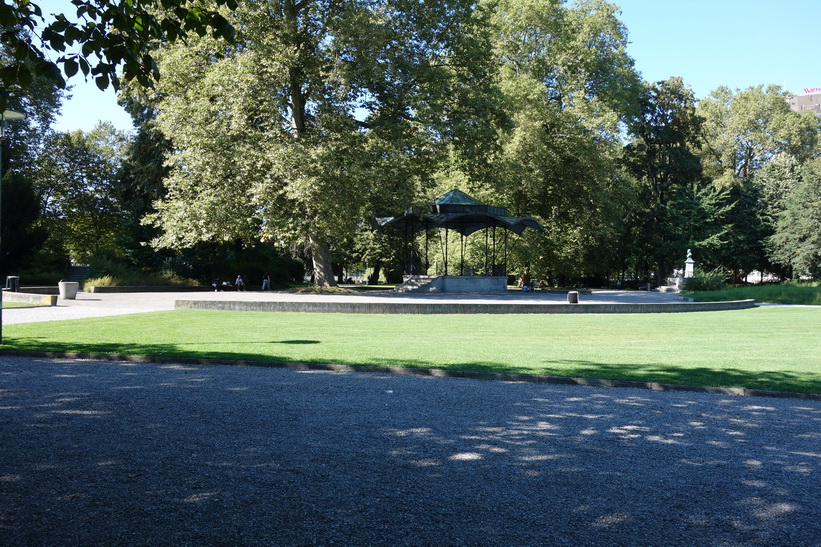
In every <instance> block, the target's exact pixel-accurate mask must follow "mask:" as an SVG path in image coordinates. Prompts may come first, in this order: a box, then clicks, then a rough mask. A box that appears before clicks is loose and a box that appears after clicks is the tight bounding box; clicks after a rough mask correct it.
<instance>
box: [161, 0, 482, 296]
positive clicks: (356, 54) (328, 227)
mask: <svg viewBox="0 0 821 547" xmlns="http://www.w3.org/2000/svg"><path fill="white" fill-rule="evenodd" d="M483 17H484V15H483V12H482V10H477V9H476V6H475V5H474V3H473V2H472V1H470V0H452V1H446V2H438V3H436V4H435V5H424V6H423V5H422V4H419V3H408V2H403V1H392V0H381V1H377V2H373V1H368V2H366V1H351V2H345V3H338V2H330V1H325V0H321V1H320V0H314V1H308V0H303V1H300V2H295V1H293V0H268V1H265V2H256V3H247V4H243V5H241V6H240V7H238V8H237V9H236V10H235V11H234V12H232V13H231V14H230V21H231V23H232V24H233V26H234V27H235V28H236V29H238V32H237V35H236V42H235V45H233V46H230V45H227V44H226V43H224V42H220V41H218V40H215V39H213V38H211V37H208V36H205V37H202V38H198V39H190V40H189V41H188V43H187V44H175V45H174V46H169V47H166V48H164V49H162V51H161V53H159V54H158V55H159V58H160V62H159V66H160V70H161V71H162V73H163V75H164V78H163V80H162V81H161V82H160V83H159V84H158V86H157V94H156V100H157V103H156V105H157V109H158V112H159V115H158V117H157V126H158V127H159V128H160V130H161V131H162V132H163V133H164V135H165V136H166V137H168V138H169V139H170V140H171V142H172V143H173V147H174V151H173V153H172V154H171V155H170V156H169V160H170V161H171V163H172V171H171V173H170V176H169V178H168V180H167V188H168V194H167V196H166V197H165V198H164V199H163V200H161V201H159V202H158V203H157V213H156V214H154V215H152V216H151V217H149V221H150V222H152V223H154V224H156V225H157V226H159V227H161V228H162V230H163V233H162V235H160V236H159V237H158V238H156V239H155V241H154V243H155V244H156V245H157V246H160V247H186V246H191V245H194V244H196V243H197V242H199V241H213V240H235V239H244V240H247V241H251V240H254V239H257V238H260V239H263V240H272V241H275V242H278V243H279V244H281V245H283V246H284V245H287V244H290V243H293V242H299V243H301V244H302V245H304V246H305V247H306V248H307V249H308V250H309V251H310V254H311V259H312V262H313V273H314V279H315V282H316V283H317V284H320V285H325V284H334V283H335V281H334V276H333V273H332V270H331V262H332V260H331V253H330V250H331V245H332V244H333V242H334V240H335V238H337V237H340V238H348V237H350V235H352V234H353V233H354V231H355V229H356V226H357V225H358V224H359V223H360V222H362V221H364V220H365V218H363V216H364V215H363V204H368V203H369V201H371V200H377V201H379V200H381V201H383V202H386V201H390V199H389V197H388V195H389V194H400V195H403V196H406V201H405V203H408V202H409V201H410V200H411V199H412V197H413V194H414V191H415V189H416V187H417V186H418V184H420V183H421V181H422V180H423V179H424V177H425V172H426V171H429V170H430V167H429V166H431V165H435V163H436V157H437V154H441V153H442V151H443V150H444V148H445V144H446V143H447V138H448V137H449V136H451V135H454V134H456V133H457V132H458V131H459V130H461V128H463V127H466V126H467V125H468V122H469V121H470V120H464V119H463V118H462V117H461V116H459V115H457V113H458V111H459V107H460V105H462V104H465V103H466V102H470V101H469V99H470V96H471V94H474V93H476V92H477V89H481V88H482V87H483V85H484V84H483V83H482V77H483V75H484V72H483V71H485V70H486V69H487V65H485V64H482V63H480V62H478V61H477V59H481V58H482V52H481V48H482V46H483V40H482V34H483V31H482V20H483ZM472 80H473V81H475V82H476V85H470V84H471V81H472ZM411 166H413V167H414V168H415V169H416V173H415V174H412V170H411Z"/></svg>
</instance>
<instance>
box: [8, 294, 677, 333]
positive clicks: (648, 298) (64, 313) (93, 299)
mask: <svg viewBox="0 0 821 547" xmlns="http://www.w3.org/2000/svg"><path fill="white" fill-rule="evenodd" d="M678 297H679V295H678V294H676V293H654V292H641V291H594V292H593V294H591V295H581V300H582V301H583V302H599V303H623V304H638V303H664V302H678V301H679V299H678ZM175 300H240V301H263V302H264V301H283V302H298V301H302V302H348V301H356V302H386V301H388V302H414V301H425V302H441V303H459V302H462V303H464V302H471V303H494V302H505V303H522V304H528V303H544V302H557V303H558V302H566V301H567V298H566V296H565V295H563V294H554V293H548V292H542V291H537V292H531V293H521V292H513V291H512V292H509V293H508V294H504V295H482V294H439V295H414V294H397V293H393V292H389V291H386V292H368V293H361V294H338V295H334V294H302V293H280V292H273V293H272V292H265V293H261V292H252V291H243V292H178V293H175V292H168V293H165V292H162V293H160V292H153V293H86V292H80V293H78V294H77V299H76V300H62V299H60V300H58V301H57V304H58V305H57V306H52V307H38V308H4V309H3V324H8V325H13V324H16V323H33V322H38V321H57V320H62V319H83V318H86V317H102V316H108V315H123V314H130V313H141V312H150V311H164V310H173V309H174V301H175Z"/></svg>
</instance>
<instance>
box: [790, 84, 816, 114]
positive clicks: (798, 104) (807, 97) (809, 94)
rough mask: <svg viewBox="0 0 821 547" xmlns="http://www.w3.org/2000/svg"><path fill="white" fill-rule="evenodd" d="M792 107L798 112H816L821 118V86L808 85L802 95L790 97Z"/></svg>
mask: <svg viewBox="0 0 821 547" xmlns="http://www.w3.org/2000/svg"><path fill="white" fill-rule="evenodd" d="M790 108H792V109H793V110H795V111H796V112H805V111H807V110H809V111H812V112H815V115H816V116H818V117H819V118H821V87H807V88H804V92H803V93H802V94H801V95H795V96H794V97H793V98H792V99H790Z"/></svg>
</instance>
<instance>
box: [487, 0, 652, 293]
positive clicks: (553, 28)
mask: <svg viewBox="0 0 821 547" xmlns="http://www.w3.org/2000/svg"><path fill="white" fill-rule="evenodd" d="M493 22H494V32H495V34H494V45H495V52H496V56H497V58H498V61H497V62H498V63H499V64H500V66H501V70H500V76H499V81H500V84H499V87H500V89H501V90H502V91H503V93H504V98H505V103H504V106H505V109H506V112H507V116H508V119H509V122H508V124H507V126H502V129H503V131H500V137H499V138H500V141H501V143H502V149H501V153H500V155H499V159H498V161H496V162H495V163H494V164H493V168H494V169H495V170H496V171H497V175H496V180H495V181H494V180H491V182H493V184H492V186H491V189H490V190H487V191H485V192H484V193H482V192H476V194H477V197H479V198H481V199H483V200H485V201H487V202H489V203H498V204H500V205H505V206H507V207H508V209H509V210H510V211H511V213H513V214H516V215H536V216H539V217H541V219H543V221H544V223H545V225H546V226H547V231H546V232H545V233H544V234H542V235H540V236H535V235H529V236H528V239H527V241H525V242H523V243H522V247H521V249H525V248H527V249H528V250H529V252H527V253H522V254H521V255H520V256H521V257H522V259H523V260H529V261H530V264H529V265H528V264H525V263H521V264H520V265H519V266H518V267H519V268H520V269H522V270H525V269H527V268H532V269H534V270H538V271H539V273H544V274H546V275H548V276H549V277H554V276H559V275H562V274H578V275H584V274H586V273H589V272H591V271H592V270H598V269H600V268H602V269H604V268H607V267H608V265H609V264H610V261H611V259H612V258H613V257H614V253H612V252H609V249H612V247H613V246H612V241H613V238H614V236H615V232H614V231H613V230H612V228H611V227H612V226H613V225H614V224H615V223H616V222H618V219H619V218H620V217H621V216H622V210H621V205H620V204H623V203H624V200H623V199H622V196H621V195H618V196H617V195H616V194H619V193H620V190H619V188H618V184H617V180H616V177H615V173H616V172H617V170H616V169H615V160H616V158H617V156H618V152H619V149H620V146H619V131H620V123H623V122H624V121H626V120H627V119H628V118H629V117H630V115H631V114H632V111H633V109H634V108H635V106H636V102H637V98H638V91H639V79H638V76H637V74H636V72H635V70H634V68H633V61H632V59H631V58H630V57H629V56H628V55H627V53H626V50H625V48H626V44H627V34H626V29H625V28H624V26H623V25H622V24H621V22H620V21H619V20H618V18H617V8H616V6H614V5H613V4H609V3H607V2H602V1H584V2H577V3H576V4H575V5H573V6H567V5H565V4H564V3H563V2H559V1H549V2H544V1H537V0H500V1H499V2H496V3H495V9H494V17H493ZM471 182H472V183H473V184H477V181H471ZM479 182H481V181H479ZM479 189H480V190H481V187H480V188H479ZM525 257H527V258H525ZM596 273H599V272H596Z"/></svg>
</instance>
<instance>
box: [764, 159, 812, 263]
mask: <svg viewBox="0 0 821 547" xmlns="http://www.w3.org/2000/svg"><path fill="white" fill-rule="evenodd" d="M768 243H769V246H770V253H771V256H772V259H773V260H774V261H776V262H778V263H780V264H783V265H785V266H789V267H790V268H791V269H792V271H793V273H794V274H795V275H798V276H811V277H813V278H816V279H817V278H819V277H821V159H819V158H816V159H814V160H812V161H809V162H807V164H806V165H805V166H804V168H803V170H802V173H801V180H800V181H799V182H798V184H796V185H795V187H794V188H793V189H792V190H791V191H790V192H789V193H788V194H787V196H786V199H785V200H784V209H783V210H782V211H781V212H779V213H778V214H777V220H776V224H775V233H774V234H773V235H772V237H771V238H770V239H769V242H768Z"/></svg>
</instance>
